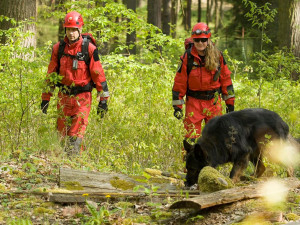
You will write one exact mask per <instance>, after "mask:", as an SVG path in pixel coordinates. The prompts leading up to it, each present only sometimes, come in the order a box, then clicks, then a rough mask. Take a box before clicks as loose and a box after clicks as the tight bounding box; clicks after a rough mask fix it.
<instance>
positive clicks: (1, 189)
mask: <svg viewBox="0 0 300 225" xmlns="http://www.w3.org/2000/svg"><path fill="white" fill-rule="evenodd" d="M1 191H2V192H3V191H6V188H5V186H4V184H0V192H1Z"/></svg>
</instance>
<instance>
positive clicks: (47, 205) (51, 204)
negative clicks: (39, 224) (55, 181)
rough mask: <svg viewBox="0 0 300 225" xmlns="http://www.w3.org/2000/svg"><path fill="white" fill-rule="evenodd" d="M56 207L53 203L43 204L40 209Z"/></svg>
mask: <svg viewBox="0 0 300 225" xmlns="http://www.w3.org/2000/svg"><path fill="white" fill-rule="evenodd" d="M53 206H55V204H54V203H53V202H43V203H42V204H41V205H40V207H44V208H49V207H53Z"/></svg>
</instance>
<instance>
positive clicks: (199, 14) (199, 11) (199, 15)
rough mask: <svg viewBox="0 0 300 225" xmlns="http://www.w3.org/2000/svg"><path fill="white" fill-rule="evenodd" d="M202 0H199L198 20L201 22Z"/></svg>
mask: <svg viewBox="0 0 300 225" xmlns="http://www.w3.org/2000/svg"><path fill="white" fill-rule="evenodd" d="M201 10H202V8H201V0H198V22H201V16H202V15H201Z"/></svg>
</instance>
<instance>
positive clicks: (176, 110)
mask: <svg viewBox="0 0 300 225" xmlns="http://www.w3.org/2000/svg"><path fill="white" fill-rule="evenodd" d="M173 108H174V116H175V117H176V118H177V119H179V120H180V119H181V118H182V117H183V112H182V109H181V108H179V107H178V106H173Z"/></svg>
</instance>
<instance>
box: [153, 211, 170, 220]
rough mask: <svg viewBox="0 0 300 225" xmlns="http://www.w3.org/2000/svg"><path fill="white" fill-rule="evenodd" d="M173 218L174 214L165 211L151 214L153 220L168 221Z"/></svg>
mask: <svg viewBox="0 0 300 225" xmlns="http://www.w3.org/2000/svg"><path fill="white" fill-rule="evenodd" d="M172 216H173V214H172V212H165V211H161V210H159V211H157V212H155V213H153V214H151V218H152V219H159V220H164V219H168V218H170V217H172Z"/></svg>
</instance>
